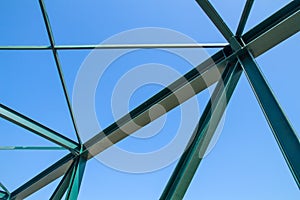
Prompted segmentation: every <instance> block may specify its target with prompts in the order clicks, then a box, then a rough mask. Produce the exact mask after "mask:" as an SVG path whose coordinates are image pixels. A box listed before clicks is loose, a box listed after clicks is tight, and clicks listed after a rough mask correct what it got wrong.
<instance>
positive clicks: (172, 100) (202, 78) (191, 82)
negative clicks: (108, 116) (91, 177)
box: [1, 0, 300, 199]
mask: <svg viewBox="0 0 300 200" xmlns="http://www.w3.org/2000/svg"><path fill="white" fill-rule="evenodd" d="M40 2H42V1H40ZM197 2H198V3H199V5H200V6H201V7H202V9H203V10H204V11H205V12H206V13H207V15H208V16H209V18H210V19H211V20H212V21H213V23H214V24H215V25H216V27H217V28H218V29H219V30H220V32H221V33H222V34H223V36H224V37H225V38H226V39H227V41H228V42H229V43H230V45H228V46H226V47H224V48H223V50H221V51H219V52H217V53H216V54H215V55H213V56H212V57H211V58H210V59H208V60H206V61H205V62H203V63H201V64H200V65H198V66H197V67H196V68H194V69H193V70H191V71H190V72H188V73H187V74H185V75H184V76H183V77H181V78H179V79H178V80H176V81H175V82H174V83H172V84H171V85H170V86H169V87H167V88H165V89H163V90H162V91H160V92H159V93H158V94H156V95H154V96H153V97H151V98H150V99H148V100H147V101H145V102H144V103H143V104H141V105H140V106H138V107H137V108H136V109H134V110H133V111H131V112H130V113H128V114H127V115H125V116H124V117H122V118H121V119H120V120H118V121H117V122H115V123H113V124H112V125H110V126H109V127H107V128H106V129H104V130H103V131H102V132H100V133H98V134H97V135H95V136H94V137H93V138H91V139H90V140H89V141H87V142H86V143H85V144H84V146H85V148H86V149H85V150H83V151H82V152H81V155H80V156H79V155H73V154H68V155H67V156H65V157H63V158H62V159H61V160H59V161H57V162H56V163H54V164H53V165H52V166H50V167H49V168H47V169H46V170H44V171H43V172H41V173H40V174H38V175H37V176H36V177H34V178H33V179H31V180H30V181H28V182H27V183H25V184H24V185H22V186H21V187H19V188H18V189H16V190H15V191H13V192H12V193H11V199H19V198H25V197H27V196H29V195H30V194H32V193H34V192H35V191H37V190H39V189H40V188H42V187H44V186H45V185H47V184H49V183H51V182H52V181H53V180H55V179H56V178H58V177H60V176H62V175H64V174H65V176H64V178H63V179H68V180H69V181H68V182H72V184H73V185H71V186H70V185H69V186H68V189H69V190H68V195H71V196H72V194H74V196H76V195H78V193H77V192H76V191H78V190H79V186H80V182H81V178H82V174H83V170H84V166H85V161H86V160H84V161H83V160H82V161H81V162H79V161H80V159H81V158H82V156H87V159H91V158H92V157H93V156H95V155H97V154H98V153H100V152H102V151H104V150H105V149H107V148H109V147H110V146H111V145H113V144H115V143H117V142H119V141H120V140H122V139H123V138H125V137H126V136H128V133H127V132H126V134H125V133H124V132H123V131H122V128H126V129H127V130H129V129H131V130H132V132H130V133H133V132H135V131H136V130H138V129H137V128H133V124H135V123H134V122H138V124H142V126H145V125H147V124H148V123H150V122H151V121H152V120H154V119H149V115H148V112H149V109H151V108H152V107H153V106H155V105H157V104H160V105H161V106H163V107H164V108H165V109H166V111H170V110H171V109H173V108H174V107H176V106H178V105H180V104H181V103H183V102H184V101H186V100H187V99H189V98H191V97H192V96H194V95H196V94H197V93H199V92H201V91H203V90H204V89H206V88H207V87H208V86H210V85H212V84H213V83H215V82H217V81H218V80H219V79H220V76H219V74H222V73H223V72H224V70H225V66H236V65H235V63H236V60H237V59H239V60H240V62H241V64H242V65H243V69H244V71H245V72H246V75H247V76H248V79H249V81H250V83H251V85H252V86H253V88H255V89H254V92H255V93H256V95H257V96H258V99H259V101H260V103H261V105H262V108H263V110H264V112H265V114H266V117H267V119H268V121H269V123H270V126H271V127H272V130H273V129H274V130H273V132H274V136H275V138H276V139H277V141H278V143H279V145H280V148H281V149H282V152H283V154H284V156H285V158H286V160H287V162H288V165H289V167H290V168H291V171H292V172H293V175H294V177H295V179H296V181H297V180H298V182H297V184H298V185H299V162H297V159H296V156H295V155H298V154H299V145H298V144H299V139H298V138H295V137H293V136H292V135H293V134H294V131H293V130H292V128H291V129H290V131H289V132H290V133H291V134H289V138H290V139H284V138H283V136H282V127H291V126H290V125H289V124H288V123H285V125H287V126H285V125H278V126H276V125H274V123H275V122H274V121H276V119H273V118H272V117H271V116H270V112H271V111H268V108H265V106H264V105H265V103H264V101H265V99H269V100H272V101H273V104H274V106H276V105H278V103H277V102H276V100H274V98H273V95H272V93H268V95H266V96H267V98H262V97H261V96H260V94H261V93H263V92H264V91H268V90H269V88H268V87H267V85H266V84H265V83H264V79H263V78H262V77H261V76H260V73H259V71H258V72H257V71H253V69H252V71H251V69H249V68H250V67H249V66H254V65H253V63H252V64H251V61H249V60H247V59H249V56H246V58H244V57H243V55H246V54H247V53H249V52H248V50H249V51H250V52H251V54H252V56H253V58H255V57H257V56H259V55H261V54H262V53H264V52H265V51H267V50H269V49H270V48H272V47H274V46H275V45H277V44H278V43H280V42H282V41H283V40H285V39H287V38H288V37H290V36H292V35H293V34H295V33H297V32H298V31H299V30H300V26H299V24H300V11H299V10H300V1H299V0H295V1H292V2H290V3H289V4H288V5H287V6H285V7H283V8H282V9H280V10H279V11H277V12H276V13H275V14H273V15H272V16H270V17H269V18H267V19H266V20H264V21H263V22H262V23H260V24H259V25H257V26H256V27H254V28H253V29H251V30H250V31H248V32H247V33H245V34H244V35H242V36H241V37H240V38H236V37H235V36H234V35H233V33H232V32H231V30H230V29H229V28H228V27H227V25H226V24H225V23H224V21H223V20H222V18H221V17H220V16H219V15H218V13H217V12H216V11H215V10H214V8H213V7H212V6H211V4H210V3H209V2H208V1H207V0H203V1H200V0H197ZM250 4H251V1H247V3H246V6H245V9H244V12H243V15H242V20H241V22H240V26H239V27H240V28H239V29H240V30H238V31H237V32H241V30H242V29H243V26H244V24H245V21H246V19H247V16H248V15H249V13H248V12H249V11H250V7H251V5H250ZM46 24H47V23H46ZM47 29H48V28H47ZM48 33H49V31H48ZM50 40H51V37H50ZM240 42H241V43H242V45H241V44H240ZM51 49H53V51H56V50H55V46H54V42H51ZM54 53H55V52H54ZM54 56H55V54H54ZM253 58H252V57H251V59H253ZM252 61H253V60H252ZM249 63H250V64H249ZM254 67H255V66H254ZM234 69H238V68H237V66H236V68H234ZM231 70H232V69H231ZM254 70H255V69H254ZM225 72H226V71H225ZM225 74H227V73H225ZM233 74H234V73H233ZM233 74H231V75H233ZM236 74H239V75H238V76H234V77H239V76H240V70H238V72H236ZM231 75H229V77H232V76H231ZM225 77H226V76H225ZM227 77H228V76H227ZM236 79H238V78H234V81H233V82H230V84H229V85H230V87H228V88H231V89H229V90H225V91H226V92H228V91H229V93H228V94H229V96H231V93H232V92H233V88H234V86H235V81H237V80H236ZM255 79H258V80H260V82H261V84H262V85H264V86H265V87H264V89H259V88H257V87H258V86H255V84H253V81H254V80H255ZM225 80H226V79H225ZM191 89H192V90H191ZM231 90H232V91H231ZM218 94H219V95H221V94H224V91H222V92H220V93H218ZM176 95H180V96H182V97H183V98H182V99H181V100H180V101H178V99H176ZM221 96H222V95H221ZM67 99H68V98H67ZM208 107H209V106H208ZM223 109H225V108H224V107H222V106H221V107H220V110H219V109H218V107H217V108H216V110H219V112H217V113H218V115H216V121H214V123H216V124H217V121H218V118H219V117H220V116H222V110H223ZM207 110H210V108H207ZM70 111H71V110H70ZM207 112H208V113H210V112H211V111H207ZM276 113H277V114H278V113H279V116H283V118H282V119H286V118H285V116H284V115H281V114H280V113H282V111H281V110H280V109H277V111H276ZM163 114H164V113H157V115H155V116H156V117H157V118H158V117H159V116H161V115H163ZM205 115H208V114H205V113H204V115H203V116H204V117H203V118H204V119H206V117H205ZM1 116H3V115H1ZM4 118H6V119H8V120H10V121H13V122H14V123H17V124H19V125H21V126H23V127H24V128H27V129H29V130H31V131H33V132H36V128H35V129H34V128H30V126H29V128H28V126H26V124H27V123H25V125H24V124H23V125H22V123H21V124H20V122H19V121H21V122H22V120H23V118H24V117H23V118H21V119H18V120H11V119H10V118H7V117H5V116H4ZM204 119H203V120H204ZM203 120H202V121H203ZM200 121H201V120H200ZM204 121H205V123H207V120H204ZM205 123H204V124H205ZM201 126H202V127H203V125H201ZM201 126H199V127H198V129H197V130H200V131H199V135H201V134H202V135H203V134H204V135H205V134H206V131H205V128H201ZM204 127H205V126H204ZM123 130H124V129H123ZM196 132H197V131H196ZM210 134H212V133H209V134H208V135H210ZM46 135H47V134H46ZM48 139H49V140H51V139H52V140H53V138H52V137H50V138H48ZM198 141H201V140H198ZM290 145H292V146H293V147H288V146H290ZM192 146H193V148H194V149H193V151H191V152H194V150H195V149H197V148H198V150H199V148H204V149H203V150H205V149H206V148H205V145H204V146H202V145H201V147H200V146H199V147H198V146H197V145H192ZM196 146H197V148H196ZM294 147H295V148H294ZM73 149H77V146H76V147H74V148H73ZM291 152H292V153H291ZM187 155H189V156H191V155H192V157H193V155H194V154H193V153H189V154H188V153H186V154H184V155H183V157H186V156H187ZM186 158H187V157H186ZM186 158H184V159H186ZM199 162H200V161H198V160H196V159H195V162H192V163H191V164H190V165H186V166H184V165H182V166H181V167H183V168H184V169H187V171H185V170H183V171H182V170H177V172H179V173H181V172H182V173H185V174H190V175H189V176H190V179H191V178H192V177H193V173H194V172H193V171H195V170H196V169H197V167H196V166H198V164H199ZM74 163H76V164H74ZM80 163H81V164H80ZM197 163H198V164H197ZM193 166H194V168H193ZM75 167H76V170H75ZM70 168H72V172H70V170H69V171H68V169H70ZM78 169H79V171H78ZM177 172H176V171H175V172H174V173H175V174H177ZM70 173H71V175H69V174H70ZM174 176H175V175H174ZM175 179H176V178H175ZM71 180H72V181H71ZM176 180H179V181H178V183H180V182H181V180H180V179H176ZM74 181H75V182H74ZM188 181H190V180H189V179H188ZM182 183H183V182H182ZM188 184H189V183H188V182H187V183H183V184H181V183H180V184H179V185H181V186H184V187H187V186H188ZM61 185H63V186H64V187H63V188H62V189H59V188H58V190H61V191H63V190H64V192H65V191H66V190H65V184H64V183H63V182H62V183H61ZM172 187H173V186H172ZM172 187H171V188H172ZM174 187H177V186H174ZM174 187H173V188H174ZM184 187H183V189H182V192H181V195H182V194H184V190H185V189H184ZM59 194H61V193H59ZM163 199H164V198H163ZM166 199H169V198H166Z"/></svg>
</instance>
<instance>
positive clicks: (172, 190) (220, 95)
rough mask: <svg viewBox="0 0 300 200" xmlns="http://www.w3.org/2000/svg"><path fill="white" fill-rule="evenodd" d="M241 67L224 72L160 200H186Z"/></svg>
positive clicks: (236, 65) (228, 68) (237, 65)
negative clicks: (187, 192)
mask: <svg viewBox="0 0 300 200" xmlns="http://www.w3.org/2000/svg"><path fill="white" fill-rule="evenodd" d="M241 72H242V69H241V67H240V66H239V64H235V65H234V66H232V65H229V66H227V69H226V70H225V71H224V73H223V76H222V79H221V80H220V81H219V83H218V85H217V87H216V89H215V91H214V92H213V94H212V97H211V99H210V101H209V102H208V104H207V106H206V107H205V109H204V111H203V114H202V116H201V118H200V120H199V123H198V125H197V127H196V129H195V131H194V134H193V137H192V138H191V141H190V142H189V144H188V146H187V148H186V150H185V152H184V153H183V155H182V156H181V158H180V159H179V162H178V164H177V166H176V168H175V170H174V172H173V174H172V176H171V178H170V179H169V181H168V184H167V186H166V187H165V189H164V191H163V194H162V196H161V197H160V199H161V200H167V199H174V200H175V199H176V200H177V199H178V200H180V199H183V197H184V194H185V192H186V190H187V189H188V187H189V185H190V183H191V181H192V179H193V176H194V174H195V172H196V170H197V168H198V166H199V164H200V162H201V160H202V158H203V157H204V155H205V152H206V150H207V147H208V146H209V143H210V141H211V139H212V137H213V135H214V133H215V130H216V129H217V126H218V124H219V121H220V120H221V118H222V116H223V113H224V111H225V109H226V107H227V104H228V102H229V100H230V98H231V96H232V93H233V91H234V89H235V87H236V85H237V83H238V80H239V78H240V76H241Z"/></svg>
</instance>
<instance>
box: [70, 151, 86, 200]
mask: <svg viewBox="0 0 300 200" xmlns="http://www.w3.org/2000/svg"><path fill="white" fill-rule="evenodd" d="M86 162H87V160H86V158H84V157H83V156H80V157H79V158H78V159H77V160H76V164H75V166H74V171H73V174H72V177H71V181H70V184H69V188H68V191H67V194H66V200H69V199H72V200H76V199H77V198H78V195H79V190H80V185H81V182H82V178H83V174H84V169H85V166H86Z"/></svg>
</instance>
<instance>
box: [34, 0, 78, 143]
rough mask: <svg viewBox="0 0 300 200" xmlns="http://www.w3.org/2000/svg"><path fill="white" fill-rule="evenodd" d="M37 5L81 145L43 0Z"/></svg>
mask: <svg viewBox="0 0 300 200" xmlns="http://www.w3.org/2000/svg"><path fill="white" fill-rule="evenodd" d="M39 4H40V8H41V11H42V15H43V19H44V22H45V26H46V29H47V33H48V37H49V40H50V45H51V49H52V52H53V56H54V60H55V64H56V68H57V71H58V74H59V78H60V81H61V85H62V87H63V91H64V95H65V99H66V101H67V105H68V109H69V113H70V115H71V119H72V123H73V126H74V129H75V134H76V137H77V140H78V142H79V143H80V144H81V139H80V136H79V133H78V129H77V125H76V121H75V117H74V113H73V110H72V106H71V101H70V97H69V94H68V90H67V86H66V83H65V79H64V75H63V70H62V67H61V64H60V61H59V57H58V52H57V50H56V49H55V42H54V37H53V33H52V29H51V26H50V21H49V18H48V15H47V12H46V8H45V4H44V2H43V0H39Z"/></svg>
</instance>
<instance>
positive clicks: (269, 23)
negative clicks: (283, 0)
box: [12, 1, 300, 198]
mask: <svg viewBox="0 0 300 200" xmlns="http://www.w3.org/2000/svg"><path fill="white" fill-rule="evenodd" d="M299 2H300V1H292V2H290V3H289V4H288V5H286V6H285V7H284V8H282V9H280V10H279V11H278V12H276V13H275V14H274V15H272V16H270V17H269V18H267V19H266V20H264V21H263V22H262V23H260V24H259V25H257V26H256V27H254V28H253V29H251V30H250V31H248V32H247V33H246V34H245V35H243V36H242V38H243V41H244V42H245V43H246V44H249V43H251V41H252V40H255V39H258V38H260V37H262V36H263V35H266V34H267V35H269V37H270V38H274V39H273V40H274V41H270V40H268V41H269V42H270V45H274V46H275V45H276V44H277V42H276V41H277V39H276V37H275V35H274V33H275V32H273V31H271V32H268V30H270V29H272V27H274V26H277V25H278V26H279V27H278V28H280V26H282V25H284V26H287V27H288V28H287V29H286V31H285V32H283V33H282V35H281V36H280V40H279V42H280V41H282V37H284V38H285V39H286V38H288V37H289V36H291V34H294V29H293V27H294V26H295V24H293V23H292V22H293V21H291V20H288V21H286V23H284V24H282V23H281V21H284V20H286V19H287V18H289V17H290V16H292V15H293V14H294V13H295V12H297V11H298V10H299ZM279 24H280V25H279ZM289 27H290V28H289ZM258 41H260V42H261V43H263V42H264V41H263V40H258ZM253 45H254V46H253V48H254V49H255V45H258V46H260V45H261V44H260V43H259V42H257V43H255V44H253ZM257 49H258V48H257ZM263 50H264V51H267V49H263ZM264 51H260V52H259V53H255V54H254V55H255V57H256V56H258V55H260V54H262V53H264ZM235 54H236V52H233V51H232V50H231V48H230V47H225V48H224V50H221V51H219V52H217V53H216V54H215V55H213V56H212V60H213V61H214V62H215V63H221V62H222V61H224V63H226V62H228V61H230V60H228V58H227V57H226V56H228V57H233V58H232V59H235ZM225 55H226V56H225ZM211 66H212V65H211V60H210V61H208V60H207V61H205V62H204V63H202V64H201V65H199V66H197V69H193V70H191V71H190V72H188V73H187V74H185V75H184V77H181V78H180V79H178V80H176V81H175V82H174V83H173V84H171V85H172V86H173V87H175V88H179V87H182V86H183V85H184V83H185V82H186V80H188V81H189V80H192V79H196V78H197V77H198V78H199V76H200V77H201V76H203V74H201V73H199V71H198V70H199V69H200V70H201V71H202V70H203V71H207V70H209V69H210V67H211ZM223 67H224V66H223ZM223 67H222V68H223ZM219 69H221V68H219ZM202 78H204V77H202ZM200 82H201V81H200ZM195 86H196V85H195ZM200 86H201V85H200ZM197 88H198V89H199V88H200V89H201V88H202V86H201V87H199V86H198V87H197ZM169 92H170V91H168V90H163V91H161V92H159V93H158V94H156V95H154V96H153V97H151V98H150V99H149V100H147V101H146V102H147V103H150V105H154V104H155V103H156V102H158V101H160V100H163V99H164V98H165V97H168V94H169ZM138 108H139V109H136V111H137V112H140V113H142V112H144V111H147V109H149V107H147V106H146V105H145V104H141V105H140V106H139V107H138ZM133 114H134V113H133ZM136 114H137V113H135V115H136ZM114 129H117V126H115V125H114V124H112V125H110V126H109V127H108V128H107V129H106V131H109V132H112V131H113V130H114ZM122 136H123V135H122V134H121V136H118V137H117V135H116V139H118V140H115V142H117V141H120V140H122V139H123V138H124V137H122ZM104 137H106V135H105V134H102V133H100V134H98V135H97V136H95V137H94V138H93V141H90V145H91V146H90V147H93V149H94V150H95V151H94V152H92V153H93V155H96V153H99V152H101V151H102V150H103V149H101V148H100V147H101V146H100V144H101V143H99V141H101V140H102V139H103V138H104ZM97 146H98V147H97ZM105 148H106V147H105ZM99 150H100V151H99ZM84 153H86V152H84ZM94 153H95V154H94ZM70 156H71V155H70V154H69V155H67V156H65V157H64V158H63V159H62V160H68V162H71V161H72V160H73V158H70ZM90 158H92V156H90V157H89V158H88V159H90ZM68 167H69V166H66V165H64V164H62V162H61V160H60V161H58V162H56V163H55V164H53V165H52V166H50V167H49V168H47V169H46V170H44V171H43V172H41V173H40V174H39V175H37V176H36V177H34V178H33V179H31V180H30V181H28V182H26V183H25V184H23V185H22V186H20V187H19V188H18V189H16V190H15V191H14V192H13V193H12V194H13V196H14V197H21V198H25V197H27V196H28V195H30V194H32V193H34V192H35V191H37V190H38V189H40V188H41V187H43V186H45V185H47V184H49V183H51V181H53V180H55V179H56V178H58V177H59V176H62V175H63V174H64V173H65V171H67V169H68ZM51 173H55V175H56V178H53V179H52V177H53V176H52V175H51ZM36 182H40V183H41V184H39V185H38V186H37V184H36Z"/></svg>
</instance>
